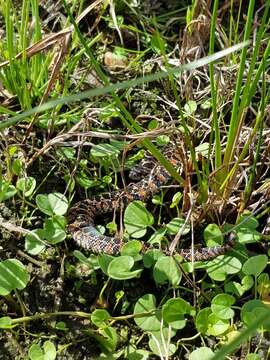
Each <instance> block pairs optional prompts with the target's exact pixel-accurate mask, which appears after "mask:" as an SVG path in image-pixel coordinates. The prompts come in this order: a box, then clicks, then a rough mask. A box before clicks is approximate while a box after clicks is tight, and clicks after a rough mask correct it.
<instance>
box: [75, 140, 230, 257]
mask: <svg viewBox="0 0 270 360" xmlns="http://www.w3.org/2000/svg"><path fill="white" fill-rule="evenodd" d="M164 155H165V156H166V158H167V160H168V161H170V163H171V164H172V165H173V166H174V167H176V168H177V167H180V166H181V160H180V159H179V157H178V156H177V154H176V151H175V148H173V147H171V146H168V147H166V149H165V151H164ZM142 175H143V178H142V179H141V180H140V181H138V182H136V183H131V184H129V185H127V186H126V187H125V188H124V189H123V190H119V191H114V192H111V193H107V194H105V195H100V196H94V197H93V198H91V199H85V200H82V201H79V202H77V203H76V204H75V205H74V206H72V207H71V209H70V210H69V213H68V222H69V226H68V230H69V232H70V233H71V235H72V237H73V239H74V240H75V242H76V244H77V245H78V246H79V247H82V248H84V249H87V250H89V251H91V252H93V253H96V254H110V255H117V254H120V251H121V248H122V246H123V243H122V241H121V239H119V238H117V237H109V236H106V235H102V234H100V233H99V232H98V231H97V229H96V227H95V218H96V217H97V216H101V215H104V214H106V213H110V212H113V211H118V210H120V209H121V208H123V207H125V206H127V205H128V204H129V203H130V202H132V201H135V200H141V201H147V200H148V199H149V198H151V197H152V196H153V195H154V194H155V193H157V192H158V191H159V190H160V188H161V186H163V185H165V184H166V183H167V182H168V181H169V180H170V178H171V175H170V174H169V173H168V172H167V171H166V169H165V168H164V167H163V166H161V165H160V164H159V163H157V162H156V160H155V159H154V158H153V157H151V156H148V157H146V158H145V159H144V160H143V161H142V163H141V164H139V165H137V166H135V167H134V169H133V170H132V171H131V175H130V176H131V177H132V178H133V179H134V178H139V177H140V176H142ZM234 243H235V235H234V233H231V234H230V235H229V236H228V237H227V239H226V241H225V243H224V244H223V245H221V246H214V247H201V248H197V249H194V251H192V250H191V248H187V249H180V250H179V251H177V254H179V255H181V256H182V257H183V258H184V260H185V261H204V260H211V259H213V258H215V257H217V256H219V255H222V254H225V253H226V252H227V251H228V250H230V249H231V248H232V247H233V245H234ZM150 248H151V246H150V245H148V244H146V243H143V242H142V250H143V251H146V250H148V249H150ZM163 252H164V253H165V254H169V251H168V250H166V249H165V250H163Z"/></svg>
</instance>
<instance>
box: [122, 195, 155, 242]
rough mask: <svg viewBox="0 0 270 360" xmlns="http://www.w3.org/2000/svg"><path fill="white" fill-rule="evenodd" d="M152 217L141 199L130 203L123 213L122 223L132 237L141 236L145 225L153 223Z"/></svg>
mask: <svg viewBox="0 0 270 360" xmlns="http://www.w3.org/2000/svg"><path fill="white" fill-rule="evenodd" d="M153 223H154V218H153V216H152V215H151V214H150V212H149V211H147V209H146V208H145V205H144V204H143V203H142V202H141V201H133V202H132V203H130V204H129V205H128V206H127V208H126V210H125V214H124V224H125V228H126V230H127V232H128V233H129V234H130V235H131V236H132V237H134V238H137V239H139V238H141V237H143V236H144V235H145V234H146V231H147V227H148V226H151V225H153Z"/></svg>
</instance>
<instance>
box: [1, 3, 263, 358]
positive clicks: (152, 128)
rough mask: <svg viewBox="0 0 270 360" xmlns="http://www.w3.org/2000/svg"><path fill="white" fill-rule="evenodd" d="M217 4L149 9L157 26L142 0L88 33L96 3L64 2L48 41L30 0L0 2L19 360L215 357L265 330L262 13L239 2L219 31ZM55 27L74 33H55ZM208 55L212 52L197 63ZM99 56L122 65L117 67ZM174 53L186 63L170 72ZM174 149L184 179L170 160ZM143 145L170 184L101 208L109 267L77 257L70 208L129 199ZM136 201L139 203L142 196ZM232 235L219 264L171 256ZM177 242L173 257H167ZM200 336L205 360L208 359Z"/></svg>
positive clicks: (108, 15) (4, 195)
mask: <svg viewBox="0 0 270 360" xmlns="http://www.w3.org/2000/svg"><path fill="white" fill-rule="evenodd" d="M139 3H140V4H139ZM219 3H220V2H218V0H215V1H214V2H213V4H212V7H211V8H207V5H206V8H203V7H200V2H198V1H192V4H191V5H190V6H188V7H187V8H182V7H181V6H182V5H179V4H176V2H175V6H176V9H175V10H168V9H166V12H165V13H164V14H161V15H160V14H159V9H158V8H157V9H155V13H156V15H155V17H153V16H152V14H151V15H149V14H148V12H147V11H145V12H142V9H141V7H143V6H146V4H144V2H138V4H139V5H138V4H137V5H136V2H126V1H124V2H122V1H115V2H113V1H111V2H109V1H105V2H100V3H99V4H98V6H96V7H95V9H94V10H95V22H94V24H93V25H92V24H90V27H91V29H90V28H89V30H90V31H89V32H88V33H87V36H85V33H84V32H85V27H86V28H87V26H88V25H87V24H89V23H88V17H87V16H88V15H89V13H88V12H90V13H91V12H92V11H93V8H92V7H89V8H87V11H88V12H87V11H86V12H82V9H84V4H83V1H78V2H76V1H75V2H73V3H72V4H67V1H66V0H63V2H62V5H63V6H62V8H61V9H60V10H57V12H58V11H60V13H61V12H62V11H63V13H62V14H61V16H59V17H58V20H57V21H56V22H55V23H54V21H52V23H54V25H53V27H54V26H55V28H54V29H53V30H52V29H51V30H52V33H51V34H50V26H52V25H50V23H51V20H50V21H49V22H47V21H44V20H42V21H41V20H40V17H39V11H40V9H41V8H42V7H43V6H44V5H42V4H41V3H39V2H38V1H36V0H23V2H22V4H21V6H18V5H17V3H16V2H12V1H11V0H7V1H6V2H2V3H1V4H0V13H1V20H2V23H1V25H3V26H2V28H3V29H2V30H3V31H2V32H3V34H1V35H3V36H1V39H0V50H1V51H0V53H1V69H0V80H1V100H2V97H3V98H4V100H5V101H3V104H2V105H1V106H0V112H1V113H3V114H4V117H3V119H1V123H0V130H1V131H2V133H1V144H0V146H1V159H0V162H1V163H0V168H1V172H0V202H1V203H3V204H1V205H3V210H2V208H1V211H0V225H1V226H2V227H3V229H4V230H3V236H2V234H1V247H0V250H1V255H2V254H3V259H6V260H3V261H2V262H0V295H1V309H0V310H1V314H2V315H1V318H0V328H1V332H2V334H3V335H4V336H5V335H6V334H7V339H11V340H12V343H14V344H15V345H16V344H19V345H20V355H19V356H20V357H23V358H25V359H26V358H27V359H28V358H29V359H31V360H54V359H56V358H57V356H58V353H59V356H60V357H61V356H62V352H63V353H64V355H63V356H65V351H67V352H68V350H69V348H73V347H74V348H80V346H81V348H82V349H84V344H83V343H84V341H86V342H88V343H89V342H90V341H91V342H92V343H93V345H98V346H99V348H100V351H101V352H102V354H101V355H100V358H101V359H102V358H106V359H111V358H127V359H130V360H137V359H142V360H143V359H148V358H151V357H152V356H153V355H155V356H157V357H159V358H161V359H168V358H170V357H175V358H178V357H179V356H180V357H181V358H182V357H183V358H187V357H188V358H189V359H190V360H196V359H198V360H206V359H223V358H225V356H227V355H228V354H230V353H233V351H236V350H237V351H240V345H241V344H242V343H244V342H247V343H248V342H249V341H250V338H251V337H252V336H253V335H254V334H255V333H259V334H260V335H261V336H264V334H265V332H269V331H270V320H269V306H268V305H267V304H268V301H269V294H270V279H269V275H268V270H269V269H268V266H269V254H267V255H266V254H264V253H263V252H265V253H266V251H264V250H263V248H264V247H263V246H259V245H260V244H261V242H264V241H266V240H268V235H266V234H261V229H262V228H263V227H264V219H265V217H266V214H268V212H269V208H268V207H269V206H268V205H269V204H268V205H267V203H266V204H265V205H262V207H261V205H258V204H256V203H255V202H256V201H257V199H259V200H261V199H263V198H266V197H267V194H268V192H269V183H268V181H265V178H266V177H269V174H268V170H267V169H266V168H267V162H266V159H267V158H268V155H269V154H268V150H267V151H265V149H268V145H267V142H266V140H265V134H267V131H268V124H267V122H265V121H264V118H265V113H266V112H267V106H268V104H269V98H270V93H269V90H268V89H267V76H268V70H269V69H268V68H269V55H270V44H269V42H267V34H268V32H269V9H270V3H269V2H266V3H265V6H264V7H263V8H260V9H258V6H257V4H256V2H255V1H254V0H250V1H249V3H248V4H247V6H244V7H243V8H241V6H242V5H241V4H240V6H239V9H238V10H237V9H236V8H235V7H234V5H233V2H231V8H230V9H227V8H226V9H222V11H224V12H225V13H226V12H227V11H228V14H229V15H230V16H229V17H228V21H227V19H226V21H225V22H224V21H223V19H222V17H220V16H219V12H220V9H221V5H222V4H219ZM163 6H164V7H166V6H167V4H165V3H164V5H162V7H163ZM162 7H161V8H162ZM210 11H212V14H211V28H210V37H209V39H208V38H206V39H204V37H208V26H209V21H210ZM245 11H247V14H246V13H245ZM255 14H256V17H258V18H259V19H260V21H259V22H256V23H255V25H254V24H253V23H254V16H255ZM50 15H51V14H50ZM52 15H54V14H52ZM80 15H82V17H83V18H85V19H84V20H86V21H85V23H84V24H83V26H81V25H82V23H80V21H81V19H80ZM235 15H237V18H236V17H235ZM73 16H74V17H75V18H73ZM90 16H92V13H91V14H90ZM184 18H186V25H187V28H186V29H184V27H182V25H183V24H182V23H181V21H180V22H179V19H184ZM201 18H203V19H205V24H204V23H202V22H201ZM218 18H220V20H218ZM223 18H224V19H225V16H224V17H223ZM243 18H244V19H245V21H244V22H243V21H242V19H243ZM59 19H60V20H59ZM63 19H64V20H63ZM43 21H44V24H43ZM218 21H220V23H219V25H218V26H217V22H218ZM99 22H101V24H102V26H100V24H99ZM70 24H71V25H72V26H71V27H70V28H67V27H68V26H70ZM204 26H206V27H207V28H206V27H204ZM179 27H180V33H181V34H184V35H183V39H181V40H183V41H181V44H183V45H181V48H180V49H179V54H178V48H177V47H176V40H175V39H178V34H176V33H175V30H176V29H178V28H179ZM58 28H59V29H60V30H59V29H58ZM253 29H255V30H254V31H253ZM58 30H59V31H58ZM65 31H67V32H70V37H69V35H67V37H63V38H62V35H63V33H64V32H65ZM177 31H178V30H177ZM45 33H46V38H45V37H44V36H45V35H44V34H45ZM89 34H90V35H89ZM220 34H221V36H220ZM242 34H243V37H242ZM195 35H196V36H195ZM197 35H198V38H199V39H200V43H199V44H196V41H197V40H196V38H197ZM50 36H52V38H53V39H55V38H57V39H58V40H57V41H56V42H54V41H53V40H51V39H50ZM68 37H69V38H68ZM252 37H253V43H252V44H253V46H252V47H251V46H250V45H249V43H248V41H249V39H251V38H252ZM40 40H41V42H39V41H40ZM64 40H65V41H66V43H65V41H64ZM242 40H245V42H244V43H241V41H242ZM50 41H52V42H50ZM189 42H190V44H192V46H193V45H194V49H196V51H198V52H197V53H196V55H195V56H193V53H192V49H191V48H189ZM177 43H178V40H177ZM193 43H194V44H193ZM233 43H236V44H237V45H235V46H234V47H232V48H230V47H229V46H231V44H233ZM40 45H42V46H41V47H40V48H39V50H36V49H37V48H38V46H40ZM65 45H67V48H65ZM208 45H209V46H208ZM29 47H30V48H29ZM208 48H209V56H207V57H205V58H199V57H198V54H199V53H200V51H201V50H202V53H204V52H205V51H208ZM34 49H35V51H34V52H33V53H31V51H33V50H34ZM61 49H62V50H63V49H64V52H63V53H61ZM219 49H220V50H221V51H219V52H217V51H216V50H219ZM238 50H241V53H240V54H239V53H238ZM251 50H252V51H251ZM176 51H177V52H176ZM106 53H107V54H108V53H109V54H110V55H111V60H112V62H113V63H114V64H113V65H115V64H116V65H117V64H124V66H123V67H122V68H121V66H120V68H119V69H118V67H117V66H116V67H115V66H111V67H110V65H108V64H106V61H105V57H106V56H105V55H106ZM179 55H180V59H181V64H182V62H183V61H184V62H185V61H186V62H188V64H186V65H180V66H179ZM225 56H226V58H224V57H225ZM103 58H104V62H102V61H103V60H102V59H103ZM177 59H178V60H177ZM194 59H196V60H194ZM5 61H6V62H5ZM208 66H209V75H208ZM202 67H203V68H202ZM160 69H161V71H159V70H160ZM202 69H203V71H201V70H202ZM54 70H56V72H55V73H54ZM84 70H85V71H84ZM184 71H185V73H183V72H184ZM187 72H189V75H188V78H187V77H186V76H187ZM88 77H89V78H90V77H91V78H92V77H93V78H94V80H95V81H93V79H92V80H91V81H90V80H89V79H88ZM209 79H210V88H209ZM228 79H230V81H229V80H228ZM85 89H88V90H86V91H85ZM47 99H49V101H48V102H46V100H47ZM84 100H85V101H84ZM38 104H40V106H39V105H38ZM37 105H38V106H37ZM86 110H87V111H86ZM88 110H90V112H89V113H88ZM5 116H7V118H6V117H5ZM176 140H177V142H176ZM255 140H256V142H255ZM263 142H264V143H263ZM173 143H176V145H177V146H176V149H177V151H176V153H177V155H178V156H179V159H180V164H181V166H179V168H181V169H178V168H176V166H175V165H174V163H173V161H168V159H166V157H164V154H163V149H164V148H163V146H164V145H167V146H170V144H171V145H172V146H173ZM145 150H148V151H149V152H150V154H152V155H153V157H154V158H156V159H157V161H159V163H160V164H161V165H162V166H163V167H164V168H165V169H166V170H167V171H168V172H169V173H170V174H171V175H172V178H173V179H174V180H176V181H174V183H173V184H171V183H170V182H168V184H166V186H164V188H162V191H160V193H159V194H156V195H155V196H153V197H152V198H150V199H149V200H150V201H149V204H144V203H143V202H142V201H133V202H131V203H130V204H129V205H128V206H125V208H123V209H122V210H123V214H122V213H121V214H120V216H118V215H119V214H116V216H114V215H115V214H113V215H112V216H111V214H109V213H108V214H104V217H103V214H102V211H100V212H101V215H102V216H98V217H97V219H96V220H98V221H97V222H98V223H99V224H100V225H99V226H98V227H97V229H98V231H100V232H101V233H102V234H105V232H107V233H108V234H109V235H113V236H114V235H115V234H116V235H117V236H118V232H117V231H118V229H121V231H122V230H123V231H122V232H120V234H121V235H122V234H123V236H122V240H123V246H122V248H121V253H120V254H119V256H118V257H113V256H110V255H107V254H99V255H94V254H89V253H87V252H86V251H84V250H83V249H76V250H74V248H75V247H76V245H75V244H74V242H73V241H72V239H71V236H70V234H68V233H67V229H66V226H67V219H66V214H67V211H68V207H69V204H71V203H73V202H76V201H77V200H79V199H82V198H88V197H91V196H92V195H96V194H99V193H104V192H107V191H109V192H114V191H117V190H118V189H123V191H125V190H126V189H127V187H126V186H127V185H129V183H130V182H131V181H132V180H131V179H129V177H128V175H127V171H128V170H129V169H131V168H132V167H133V166H134V165H135V164H137V162H138V161H140V160H141V159H142V158H143V157H144V154H145ZM48 168H49V170H48ZM155 170H156V168H154V169H153V170H152V173H151V174H155ZM180 171H181V172H180ZM264 171H266V173H264V174H263V177H262V178H260V176H261V174H262V173H263V172H264ZM51 180H52V181H51ZM261 183H263V184H262V187H261V186H260V185H261ZM149 186H151V177H150V179H149ZM174 186H175V187H176V189H174ZM137 195H138V197H137V198H138V199H144V189H138V194H137ZM231 195H232V196H231ZM120 200H121V199H120ZM151 201H152V202H151ZM124 205H126V204H124ZM267 206H268V207H267ZM5 207H7V209H8V210H11V215H8V216H6V215H5ZM113 207H114V205H113V204H112V208H111V209H110V210H114V209H113ZM246 208H249V209H252V210H250V211H249V212H248V211H246V210H244V209H246ZM254 209H255V210H254ZM2 211H3V216H2ZM251 211H252V212H251ZM97 212H98V211H97ZM119 213H120V212H119ZM99 215H100V214H99ZM122 215H123V217H122ZM227 222H230V223H227ZM234 223H235V224H236V225H232V224H234ZM1 229H2V228H1ZM231 230H233V231H234V232H235V234H236V245H235V246H234V248H233V249H232V250H231V251H228V252H226V253H225V254H224V255H222V256H218V257H217V258H215V259H213V260H211V261H204V262H196V263H194V264H193V263H192V262H191V263H185V261H184V259H182V258H181V257H180V256H179V255H177V249H178V247H179V249H181V248H183V247H184V248H185V247H190V244H191V243H192V244H193V240H194V247H195V248H197V247H200V246H203V247H204V246H207V247H213V246H222V245H224V244H225V243H226V239H227V236H228V233H229V232H230V231H231ZM22 236H25V243H24V250H25V251H26V253H25V252H23V251H22V249H21V248H22V247H23V245H22V241H21V240H22ZM136 239H139V240H136ZM65 240H66V241H65ZM64 241H65V242H64ZM144 243H145V244H146V246H144ZM176 243H177V244H176ZM170 244H172V245H173V246H174V245H177V246H176V248H175V250H176V251H175V253H174V254H172V255H170V256H169V255H168V254H169V251H168V250H170ZM250 244H253V245H251V246H250ZM254 244H255V245H254ZM257 245H258V246H257ZM146 249H148V250H147V251H146ZM164 249H166V251H164ZM250 250H251V251H250ZM253 252H255V254H254V253H253ZM13 254H14V255H13ZM13 257H14V258H13ZM15 257H16V259H15ZM17 257H18V258H20V261H19V260H17ZM43 285H44V287H43ZM39 286H40V288H39ZM39 292H40V293H41V296H40V297H41V298H42V301H41V300H40V299H39V296H37V295H39ZM33 294H34V298H32V296H33ZM51 298H52V299H51ZM247 299H248V300H247ZM32 300H33V304H32V303H31V302H32ZM34 300H35V301H34ZM34 302H35V304H34ZM36 302H37V304H36ZM43 302H44V303H46V306H45V305H44V304H43ZM51 304H53V305H52V306H51ZM32 305H33V306H32ZM51 307H52V309H51ZM60 309H61V311H60ZM62 309H63V310H62ZM71 309H72V310H71ZM74 309H76V310H74ZM82 310H83V311H82ZM36 311H37V312H36ZM84 311H87V312H84ZM35 312H36V313H35ZM58 316H61V318H60V319H56V318H57V317H58ZM65 317H68V321H66V320H65ZM78 319H81V320H83V319H84V320H85V322H83V321H81V322H79V327H78V325H77V324H75V325H76V326H75V328H76V333H75V334H74V333H73V329H74V326H73V324H72V322H73V321H75V322H76V321H77V320H78ZM58 320H60V321H58ZM62 320H64V321H62ZM38 321H40V322H42V324H40V326H41V327H40V328H39V327H38V328H37V329H38V330H37V331H36V328H35V324H38ZM28 322H33V324H31V327H28ZM38 325H39V324H38ZM41 328H42V333H41V332H40V329H41ZM236 329H237V331H236ZM191 334H192V335H191ZM74 335H75V336H74ZM209 336H211V337H212V338H213V341H214V342H215V350H214V351H213V350H211V349H210V348H208V347H206V346H205V344H207V339H208V337H209ZM52 338H53V342H52ZM89 338H91V340H89ZM45 339H46V340H45ZM47 339H51V340H47ZM70 339H72V341H70ZM33 341H34V342H33ZM27 344H28V345H27ZM248 345H249V349H250V353H249V354H248V355H247V356H246V359H247V360H256V359H258V354H257V352H258V349H259V345H260V344H258V346H257V348H256V347H254V346H253V345H252V342H250V344H248ZM26 346H28V347H29V349H28V348H27V349H26V348H25V347H26ZM73 350H74V349H72V351H73ZM72 355H73V356H74V357H77V355H78V354H75V353H72ZM78 356H88V355H85V354H80V355H78ZM232 356H237V355H235V354H233V355H232Z"/></svg>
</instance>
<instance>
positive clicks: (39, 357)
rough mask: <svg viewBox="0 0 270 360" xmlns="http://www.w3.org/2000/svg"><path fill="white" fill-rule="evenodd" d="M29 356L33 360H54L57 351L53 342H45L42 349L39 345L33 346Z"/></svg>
mask: <svg viewBox="0 0 270 360" xmlns="http://www.w3.org/2000/svg"><path fill="white" fill-rule="evenodd" d="M28 355H29V358H30V359H31V360H54V359H56V349H55V346H54V344H53V343H52V342H51V341H45V342H44V344H43V346H42V348H41V347H40V346H39V345H38V344H33V345H31V346H30V348H29V351H28Z"/></svg>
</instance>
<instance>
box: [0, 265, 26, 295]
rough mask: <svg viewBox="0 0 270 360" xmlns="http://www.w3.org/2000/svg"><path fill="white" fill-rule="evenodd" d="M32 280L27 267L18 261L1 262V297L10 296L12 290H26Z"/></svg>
mask: <svg viewBox="0 0 270 360" xmlns="http://www.w3.org/2000/svg"><path fill="white" fill-rule="evenodd" d="M29 280H30V276H29V274H28V272H27V270H26V268H25V266H24V265H23V264H22V263H21V262H20V261H19V260H17V259H7V260H4V261H1V262H0V295H8V294H9V293H10V292H11V291H12V290H16V289H20V290H21V289H24V288H25V287H26V285H27V283H28V282H29Z"/></svg>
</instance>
